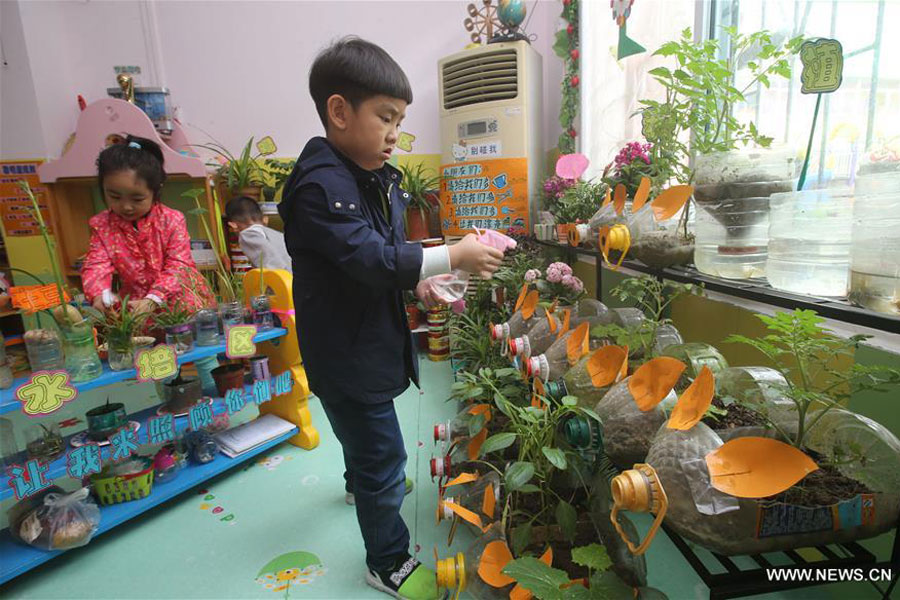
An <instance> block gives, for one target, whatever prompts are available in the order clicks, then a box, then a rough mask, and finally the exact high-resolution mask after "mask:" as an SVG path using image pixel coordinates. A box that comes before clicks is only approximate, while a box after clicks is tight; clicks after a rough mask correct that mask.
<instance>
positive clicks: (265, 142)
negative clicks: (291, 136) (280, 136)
mask: <svg viewBox="0 0 900 600" xmlns="http://www.w3.org/2000/svg"><path fill="white" fill-rule="evenodd" d="M256 149H257V150H259V153H260V154H262V155H263V156H268V155H270V154H275V153H276V152H277V151H278V146H276V145H275V140H273V139H272V136H270V135H267V136H266V137H264V138H262V139H261V140H259V141H258V142H256Z"/></svg>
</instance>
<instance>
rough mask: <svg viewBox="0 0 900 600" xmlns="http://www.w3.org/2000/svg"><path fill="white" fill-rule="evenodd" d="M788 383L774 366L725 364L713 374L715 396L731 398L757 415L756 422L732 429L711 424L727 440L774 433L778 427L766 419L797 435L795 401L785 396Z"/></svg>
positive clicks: (773, 434) (775, 434)
mask: <svg viewBox="0 0 900 600" xmlns="http://www.w3.org/2000/svg"><path fill="white" fill-rule="evenodd" d="M787 387H788V383H787V381H786V380H785V378H784V376H783V375H782V374H781V373H779V372H778V371H776V370H775V369H769V368H767V367H728V368H727V369H722V370H721V371H719V372H718V373H717V374H716V396H717V397H719V398H723V399H724V398H731V399H734V400H736V401H738V402H740V404H741V405H742V406H744V407H747V408H750V409H751V410H753V411H754V412H755V413H758V414H759V415H760V421H761V424H760V425H759V426H742V427H734V428H731V429H721V428H717V427H713V429H714V431H715V432H716V433H717V434H718V435H719V437H721V438H722V441H725V442H727V441H728V440H730V439H732V438H734V437H743V436H748V435H759V436H766V437H777V435H778V434H777V431H776V430H775V429H773V428H771V427H770V426H768V425H766V424H765V422H774V423H777V424H778V425H779V426H781V427H782V429H783V430H784V431H785V432H787V433H788V434H790V435H796V433H797V424H798V418H799V417H798V414H797V405H796V404H794V402H793V401H792V400H791V399H790V398H788V397H786V396H785V390H786V389H787Z"/></svg>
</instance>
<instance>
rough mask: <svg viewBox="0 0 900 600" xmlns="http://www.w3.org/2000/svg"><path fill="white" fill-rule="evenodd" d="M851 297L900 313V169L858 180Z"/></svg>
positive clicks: (854, 214)
mask: <svg viewBox="0 0 900 600" xmlns="http://www.w3.org/2000/svg"><path fill="white" fill-rule="evenodd" d="M850 300H852V301H853V302H854V303H856V304H859V305H860V306H864V307H866V308H868V309H871V310H874V311H877V312H881V313H887V314H892V315H900V173H879V174H873V175H865V176H862V175H861V176H859V177H858V178H857V180H856V202H855V204H854V207H853V225H852V244H851V249H850Z"/></svg>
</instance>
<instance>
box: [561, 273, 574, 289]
mask: <svg viewBox="0 0 900 600" xmlns="http://www.w3.org/2000/svg"><path fill="white" fill-rule="evenodd" d="M560 283H562V284H563V285H564V286H566V287H567V288H570V287H572V285H573V284H574V283H575V277H574V276H572V275H563V278H562V281H561V282H560Z"/></svg>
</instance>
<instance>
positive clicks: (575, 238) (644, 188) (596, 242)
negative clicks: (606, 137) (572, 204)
mask: <svg viewBox="0 0 900 600" xmlns="http://www.w3.org/2000/svg"><path fill="white" fill-rule="evenodd" d="M649 194H650V179H648V178H647V177H642V178H641V183H640V185H639V186H638V190H637V193H636V194H635V196H634V205H637V206H642V205H643V204H644V203H645V202H646V201H647V196H648V195H649ZM626 195H627V190H626V189H625V186H624V185H623V184H621V183H620V184H619V185H617V186H616V192H615V196H614V197H611V196H610V191H609V190H608V189H607V190H606V198H604V200H603V203H602V204H601V205H600V208H599V210H597V212H595V213H594V215H593V216H592V217H591V218H590V219H588V222H587V223H586V224H579V225H576V226H575V227H573V228H572V229H571V230H569V244H570V245H572V246H579V245H581V244H585V245H588V246H596V247H599V246H600V243H601V237H600V234H601V231H602V230H603V228H604V227H606V228H608V227H611V226H613V225H615V224H616V223H621V222H622V221H623V220H625V219H626V217H627V215H626V214H625V199H626Z"/></svg>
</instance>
